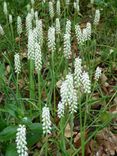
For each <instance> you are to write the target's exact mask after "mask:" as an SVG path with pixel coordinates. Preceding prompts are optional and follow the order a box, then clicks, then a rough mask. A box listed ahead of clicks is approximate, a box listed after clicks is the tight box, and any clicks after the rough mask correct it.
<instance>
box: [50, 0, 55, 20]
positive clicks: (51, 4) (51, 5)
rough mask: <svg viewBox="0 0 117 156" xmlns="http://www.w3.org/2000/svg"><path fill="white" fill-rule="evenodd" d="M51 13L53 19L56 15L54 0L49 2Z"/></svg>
mask: <svg viewBox="0 0 117 156" xmlns="http://www.w3.org/2000/svg"><path fill="white" fill-rule="evenodd" d="M49 14H50V18H51V19H53V17H54V7H53V2H51V1H50V2H49Z"/></svg>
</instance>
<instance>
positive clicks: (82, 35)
mask: <svg viewBox="0 0 117 156" xmlns="http://www.w3.org/2000/svg"><path fill="white" fill-rule="evenodd" d="M75 34H76V37H77V41H78V44H83V43H84V42H86V41H87V40H90V39H91V23H90V22H87V24H86V27H85V28H83V30H81V28H80V26H79V25H75Z"/></svg>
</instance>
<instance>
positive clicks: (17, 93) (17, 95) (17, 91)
mask: <svg viewBox="0 0 117 156" xmlns="http://www.w3.org/2000/svg"><path fill="white" fill-rule="evenodd" d="M18 76H19V75H18V73H17V80H16V97H17V98H19V86H18Z"/></svg>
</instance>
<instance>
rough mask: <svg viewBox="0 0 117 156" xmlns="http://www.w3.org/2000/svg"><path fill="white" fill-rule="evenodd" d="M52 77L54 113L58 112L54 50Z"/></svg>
mask: <svg viewBox="0 0 117 156" xmlns="http://www.w3.org/2000/svg"><path fill="white" fill-rule="evenodd" d="M52 79H53V82H52V83H53V84H52V88H53V97H54V113H56V93H55V71H54V52H52Z"/></svg>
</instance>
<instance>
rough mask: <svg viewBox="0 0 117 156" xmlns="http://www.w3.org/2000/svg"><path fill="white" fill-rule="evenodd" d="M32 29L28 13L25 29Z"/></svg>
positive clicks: (30, 17)
mask: <svg viewBox="0 0 117 156" xmlns="http://www.w3.org/2000/svg"><path fill="white" fill-rule="evenodd" d="M31 29H32V15H31V14H30V13H28V14H27V16H26V30H27V33H29V31H30V30H31Z"/></svg>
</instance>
